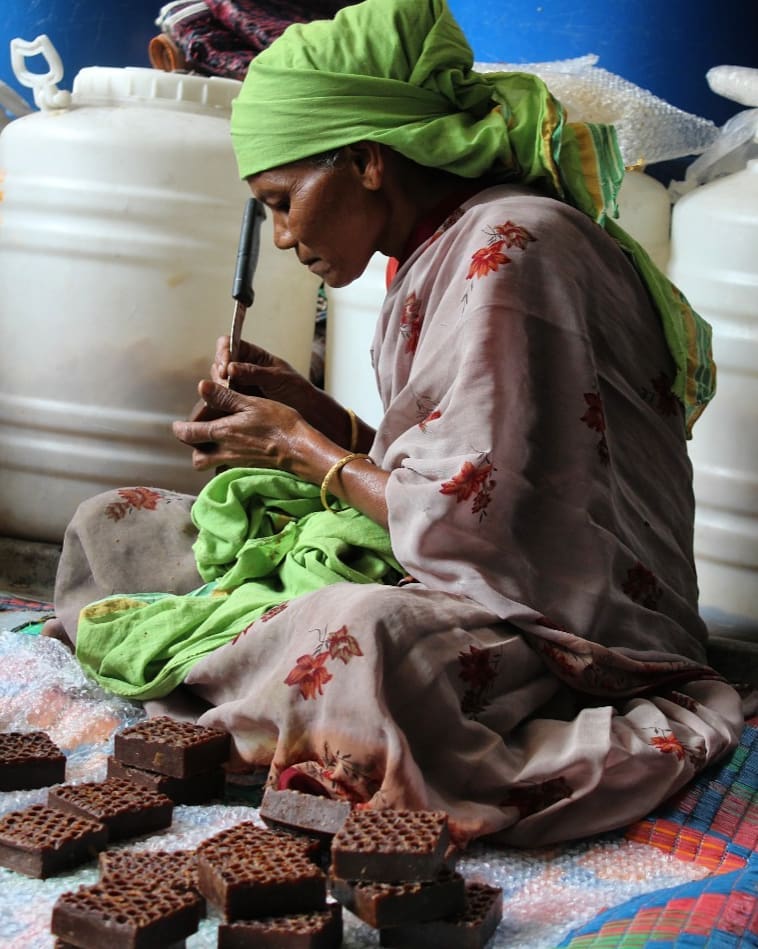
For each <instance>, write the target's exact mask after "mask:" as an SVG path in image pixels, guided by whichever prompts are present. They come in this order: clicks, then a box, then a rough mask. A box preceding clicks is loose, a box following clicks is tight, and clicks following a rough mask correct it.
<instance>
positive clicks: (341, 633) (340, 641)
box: [326, 626, 363, 665]
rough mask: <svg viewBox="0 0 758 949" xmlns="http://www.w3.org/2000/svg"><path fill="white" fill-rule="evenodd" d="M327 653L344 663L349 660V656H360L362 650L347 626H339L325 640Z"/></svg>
mask: <svg viewBox="0 0 758 949" xmlns="http://www.w3.org/2000/svg"><path fill="white" fill-rule="evenodd" d="M326 645H327V648H328V649H329V655H330V657H331V658H332V659H341V660H342V662H344V663H345V665H347V664H348V662H350V657H351V656H362V655H363V652H362V651H361V647H360V646H359V645H358V640H357V639H356V638H355V636H351V635H350V633H348V631H347V626H341V627H340V628H339V629H338V630H337V632H336V633H331V634H330V635H329V638H328V639H327V641H326Z"/></svg>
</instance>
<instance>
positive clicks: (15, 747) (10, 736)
mask: <svg viewBox="0 0 758 949" xmlns="http://www.w3.org/2000/svg"><path fill="white" fill-rule="evenodd" d="M65 780H66V756H65V755H64V754H63V752H62V751H61V750H60V748H59V747H58V746H57V745H56V744H55V742H54V741H53V740H52V738H50V736H49V735H48V734H47V733H46V732H43V731H32V732H2V733H0V791H20V790H23V789H27V788H44V787H49V786H50V785H51V784H58V783H59V782H61V781H65Z"/></svg>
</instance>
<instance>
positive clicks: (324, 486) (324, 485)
mask: <svg viewBox="0 0 758 949" xmlns="http://www.w3.org/2000/svg"><path fill="white" fill-rule="evenodd" d="M357 458H369V456H368V455H363V454H361V453H360V452H355V451H351V452H350V453H349V454H347V455H345V456H344V457H342V458H340V460H339V461H335V462H334V464H333V465H332V467H331V468H330V469H329V470H328V471H327V473H326V474H325V475H324V480H323V481H322V482H321V504H322V505H323V507H324V510H326V511H331V512H332V514H336V513H337V512H336V511H335V510H334V508H332V507H331V506H330V505H329V502H328V501H327V499H326V494H327V491H328V490H329V482H330V481H331V480H332V478H333V477H334V476H335V475H336V474H337V472H338V471H342V469H343V468H344V467H345V465H349V464H350V462H351V461H355V460H356V459H357ZM369 460H370V459H369ZM372 463H373V462H372Z"/></svg>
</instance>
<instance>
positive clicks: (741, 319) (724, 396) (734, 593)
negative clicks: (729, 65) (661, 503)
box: [669, 160, 758, 637]
mask: <svg viewBox="0 0 758 949" xmlns="http://www.w3.org/2000/svg"><path fill="white" fill-rule="evenodd" d="M669 275H670V277H671V279H672V280H673V281H674V282H675V283H676V284H677V285H678V286H679V287H680V288H681V290H682V291H683V293H684V294H685V295H686V296H687V298H688V300H689V301H690V303H691V304H692V306H693V307H695V309H696V310H698V312H700V313H701V314H702V316H703V317H705V319H707V320H708V321H709V323H710V324H711V326H712V327H713V352H714V357H715V360H716V364H717V367H718V388H717V392H716V397H715V398H714V400H713V402H712V403H711V405H710V406H709V407H708V408H707V409H706V411H705V413H704V414H703V416H702V417H701V419H700V420H699V421H698V422H697V423H696V425H695V428H694V436H693V439H692V441H691V442H690V443H689V451H690V458H691V460H692V464H693V469H694V486H695V499H696V502H697V509H696V521H695V558H696V562H697V568H698V577H699V582H700V601H701V605H702V607H703V611H704V613H707V612H709V611H711V610H714V609H715V610H716V611H718V615H720V616H722V617H725V619H726V620H729V618H730V617H731V618H732V623H731V625H732V626H733V628H734V629H736V630H740V629H745V630H758V160H757V161H752V162H750V163H749V164H748V167H747V168H745V169H744V170H743V171H740V172H737V173H736V174H732V175H728V176H726V177H723V178H719V179H716V180H714V181H711V182H709V183H708V184H705V185H702V186H701V187H698V188H696V189H695V190H693V191H690V192H689V193H688V194H686V195H685V196H684V197H682V198H680V199H679V201H678V202H677V203H676V204H675V205H674V210H673V214H672V231H671V261H670V264H669ZM751 635H755V633H752V634H751ZM746 637H747V634H746Z"/></svg>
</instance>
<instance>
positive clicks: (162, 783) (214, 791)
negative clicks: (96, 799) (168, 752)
mask: <svg viewBox="0 0 758 949" xmlns="http://www.w3.org/2000/svg"><path fill="white" fill-rule="evenodd" d="M108 777H109V778H121V780H122V781H131V782H132V784H136V785H139V787H142V788H150V789H151V790H152V791H157V792H158V793H159V794H165V795H166V797H170V798H171V800H172V801H173V802H174V804H203V803H205V802H206V801H212V800H214V799H216V798H222V797H223V796H224V783H225V781H226V774H225V772H224V769H223V768H221V767H219V768H214V769H213V770H212V771H200V772H198V773H197V774H192V775H190V776H189V777H187V778H172V777H171V776H170V775H168V774H159V773H158V772H157V771H148V770H147V769H146V768H135V767H134V766H132V765H129V764H124V763H123V762H121V761H119V760H118V759H117V758H114V757H113V756H109V758H108Z"/></svg>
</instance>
